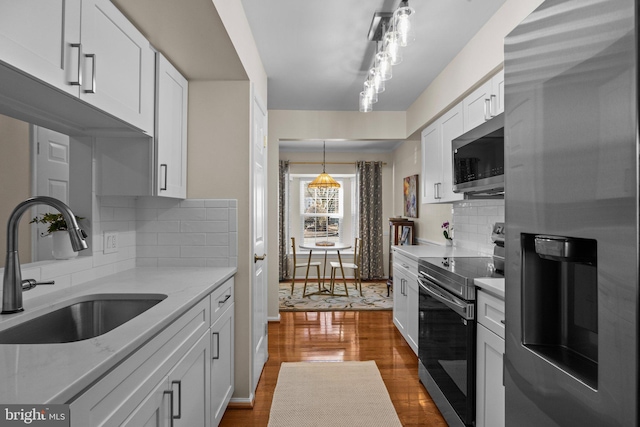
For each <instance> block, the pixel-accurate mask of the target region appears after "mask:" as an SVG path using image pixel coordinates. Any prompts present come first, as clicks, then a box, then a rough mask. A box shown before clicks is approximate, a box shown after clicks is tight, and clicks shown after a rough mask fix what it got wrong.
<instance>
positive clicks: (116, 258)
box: [0, 196, 238, 300]
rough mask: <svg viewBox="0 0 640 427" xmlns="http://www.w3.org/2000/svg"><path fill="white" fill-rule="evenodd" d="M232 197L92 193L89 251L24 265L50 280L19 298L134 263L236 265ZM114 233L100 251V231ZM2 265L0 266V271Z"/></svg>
mask: <svg viewBox="0 0 640 427" xmlns="http://www.w3.org/2000/svg"><path fill="white" fill-rule="evenodd" d="M237 205H238V204H237V201H236V200H226V199H221V200H218V199H187V200H177V199H166V198H161V197H140V198H136V197H115V196H113V197H111V196H110V197H104V196H94V200H93V213H94V214H93V218H92V222H91V224H90V225H86V226H85V227H86V229H87V230H90V231H91V234H92V236H91V237H92V239H91V246H92V247H91V249H90V250H91V252H92V254H93V256H82V253H81V254H80V255H79V256H78V257H77V258H75V259H72V260H64V261H55V262H41V263H32V264H27V265H25V266H24V267H23V268H22V276H23V277H24V278H33V279H36V280H44V279H47V280H55V282H56V284H55V285H53V286H39V287H37V288H36V289H35V290H33V291H31V292H28V293H26V294H25V300H28V299H30V298H32V297H36V296H38V295H42V294H45V293H48V292H54V291H56V290H60V289H64V288H66V287H70V286H76V285H79V284H82V283H85V282H87V281H89V280H94V279H98V278H101V277H104V276H108V275H111V274H114V273H117V272H120V271H124V270H128V269H131V268H134V267H135V266H140V267H161V266H175V267H178V266H184V267H205V266H208V267H229V266H231V267H237V265H238V233H237V223H238V219H237ZM104 231H115V232H117V233H118V242H119V245H118V246H119V248H118V251H117V252H114V253H110V254H104V253H103V249H102V245H103V232H104ZM2 271H3V269H0V274H1V273H2Z"/></svg>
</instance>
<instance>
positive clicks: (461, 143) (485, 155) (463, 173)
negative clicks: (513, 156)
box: [451, 114, 504, 194]
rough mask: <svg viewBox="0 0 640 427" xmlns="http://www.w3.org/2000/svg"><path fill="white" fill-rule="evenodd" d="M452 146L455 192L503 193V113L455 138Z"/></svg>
mask: <svg viewBox="0 0 640 427" xmlns="http://www.w3.org/2000/svg"><path fill="white" fill-rule="evenodd" d="M451 147H452V150H453V155H452V159H453V191H454V192H455V193H475V194H497V193H502V192H504V114H499V115H497V116H495V117H494V118H492V119H491V120H489V121H487V122H485V123H483V124H481V125H480V126H478V127H476V128H474V129H471V130H470V131H469V132H467V133H465V134H463V135H462V136H459V137H458V138H456V139H454V140H453V141H452V142H451Z"/></svg>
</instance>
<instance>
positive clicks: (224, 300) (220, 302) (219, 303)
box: [218, 294, 231, 305]
mask: <svg viewBox="0 0 640 427" xmlns="http://www.w3.org/2000/svg"><path fill="white" fill-rule="evenodd" d="M229 298H231V294H229V295H226V296H225V297H224V299H223V300H220V301H218V305H223V304H224V303H225V302H227V301H228V300H229Z"/></svg>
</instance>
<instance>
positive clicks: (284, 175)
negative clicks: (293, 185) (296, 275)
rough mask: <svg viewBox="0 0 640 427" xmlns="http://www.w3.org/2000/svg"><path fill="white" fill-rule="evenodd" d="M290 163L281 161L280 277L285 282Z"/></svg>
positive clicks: (279, 213)
mask: <svg viewBox="0 0 640 427" xmlns="http://www.w3.org/2000/svg"><path fill="white" fill-rule="evenodd" d="M288 187H289V161H288V160H280V177H279V186H278V217H279V218H278V242H279V245H280V250H279V251H278V252H279V255H278V256H279V264H280V266H279V269H278V276H279V278H280V280H283V279H285V278H287V277H288V276H289V245H288V239H287V223H288V221H287V212H289V191H288Z"/></svg>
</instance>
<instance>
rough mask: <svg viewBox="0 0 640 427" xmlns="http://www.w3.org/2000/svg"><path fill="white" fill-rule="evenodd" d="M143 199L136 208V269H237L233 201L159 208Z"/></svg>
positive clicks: (203, 201) (200, 201)
mask: <svg viewBox="0 0 640 427" xmlns="http://www.w3.org/2000/svg"><path fill="white" fill-rule="evenodd" d="M147 199H148V198H141V199H140V200H139V203H138V205H137V206H138V211H139V213H138V215H137V219H138V221H137V227H136V228H137V244H138V246H137V256H138V262H137V265H157V266H172V267H178V266H184V267H204V266H225V267H226V266H229V265H237V247H238V244H237V232H235V230H234V231H232V227H234V228H235V227H236V224H237V209H236V208H235V206H237V203H236V201H235V200H214V199H188V200H182V201H180V202H179V203H173V204H170V205H169V204H167V205H165V206H160V204H158V203H155V202H153V201H149V200H147ZM231 205H233V206H234V207H233V208H231V207H230V206H231ZM153 211H155V213H154V212H153ZM153 259H155V264H154V262H153V261H150V260H153Z"/></svg>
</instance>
